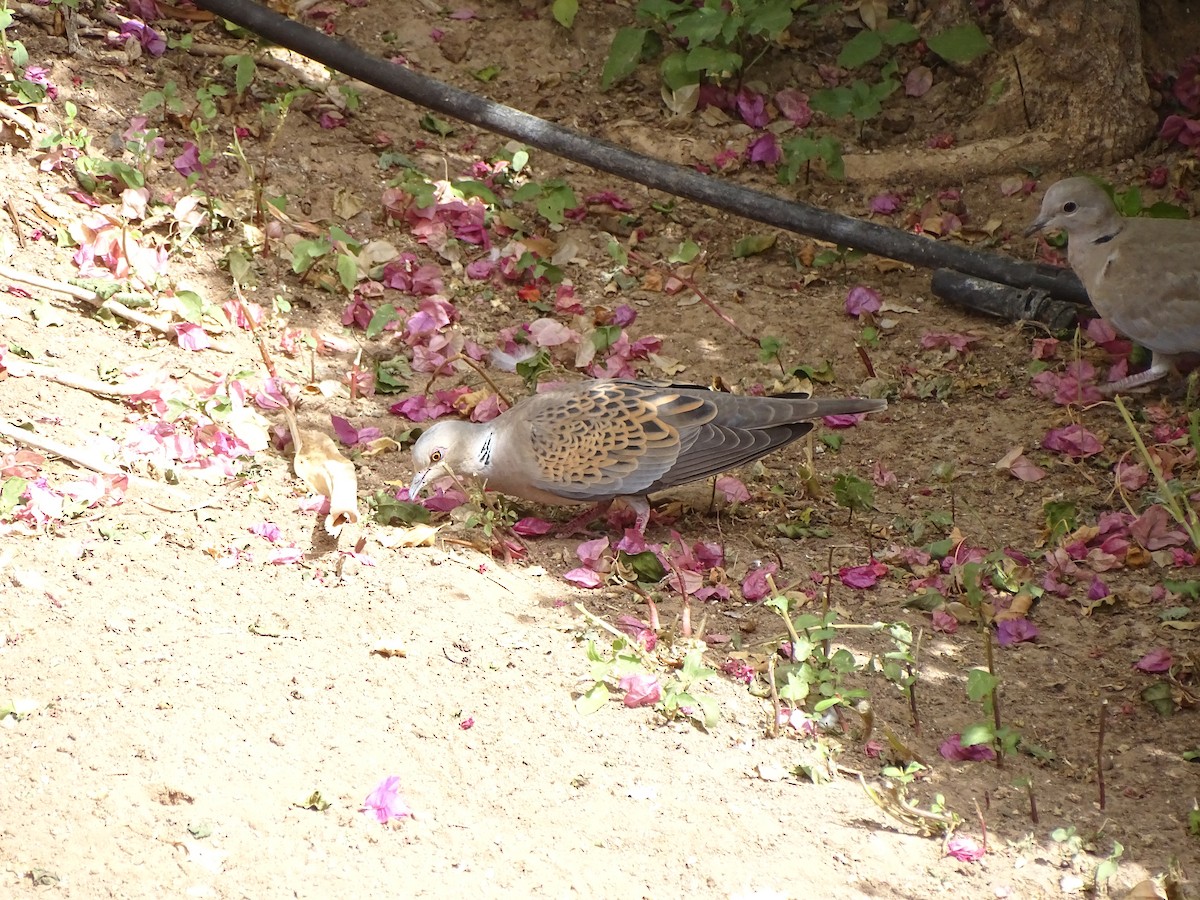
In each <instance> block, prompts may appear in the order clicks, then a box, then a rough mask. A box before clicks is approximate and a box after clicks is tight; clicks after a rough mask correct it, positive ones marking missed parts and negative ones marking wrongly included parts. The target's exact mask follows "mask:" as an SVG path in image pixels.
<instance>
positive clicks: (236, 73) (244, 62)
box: [221, 53, 257, 97]
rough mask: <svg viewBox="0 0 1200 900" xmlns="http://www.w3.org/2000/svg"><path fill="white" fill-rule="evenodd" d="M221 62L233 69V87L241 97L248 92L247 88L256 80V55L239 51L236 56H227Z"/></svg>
mask: <svg viewBox="0 0 1200 900" xmlns="http://www.w3.org/2000/svg"><path fill="white" fill-rule="evenodd" d="M221 64H222V65H223V66H225V68H227V69H233V89H234V90H235V91H236V92H237V95H238V96H239V97H240V96H242V95H243V94H244V93H246V88H248V87H250V85H251V84H252V83H253V81H254V72H255V70H256V68H257V67H256V66H255V64H254V57H253V56H251V55H250V54H248V53H239V54H237V55H234V56H226V57H225V58H224V59H222V60H221Z"/></svg>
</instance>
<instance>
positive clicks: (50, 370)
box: [4, 356, 146, 397]
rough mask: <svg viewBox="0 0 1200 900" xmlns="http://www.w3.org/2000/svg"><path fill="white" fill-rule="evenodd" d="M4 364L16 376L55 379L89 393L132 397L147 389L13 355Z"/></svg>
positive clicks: (57, 382) (58, 382)
mask: <svg viewBox="0 0 1200 900" xmlns="http://www.w3.org/2000/svg"><path fill="white" fill-rule="evenodd" d="M4 365H5V368H6V369H7V370H8V374H9V375H12V376H13V377H14V378H28V377H33V378H43V379H45V380H46V381H53V382H54V383H56V384H61V385H64V386H65V387H70V388H75V389H76V390H80V391H87V392H88V393H89V394H98V395H100V396H102V397H103V396H109V397H132V396H134V395H135V394H141V393H143V392H144V391H145V390H146V388H145V387H144V386H143V387H130V386H129V385H127V384H106V383H105V382H103V381H97V380H96V379H94V378H85V377H84V376H82V375H76V374H75V373H74V372H64V371H63V370H62V369H56V368H54V367H53V366H43V365H39V364H38V363H31V362H25V361H24V360H20V359H13V358H12V357H11V356H9V357H8V359H6V360H5V362H4Z"/></svg>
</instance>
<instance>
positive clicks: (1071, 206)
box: [1063, 200, 1079, 213]
mask: <svg viewBox="0 0 1200 900" xmlns="http://www.w3.org/2000/svg"><path fill="white" fill-rule="evenodd" d="M1077 209H1079V205H1078V204H1077V203H1076V202H1075V201H1074V200H1068V201H1067V202H1066V203H1064V204H1063V212H1065V213H1073V212H1075V210H1077Z"/></svg>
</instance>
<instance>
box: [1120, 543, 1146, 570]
mask: <svg viewBox="0 0 1200 900" xmlns="http://www.w3.org/2000/svg"><path fill="white" fill-rule="evenodd" d="M1125 565H1127V566H1129V568H1131V569H1141V568H1144V567H1145V566H1148V565H1150V551H1148V550H1147V549H1146V548H1144V547H1139V546H1138V545H1137V544H1130V545H1129V549H1128V550H1126V551H1125Z"/></svg>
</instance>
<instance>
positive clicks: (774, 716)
mask: <svg viewBox="0 0 1200 900" xmlns="http://www.w3.org/2000/svg"><path fill="white" fill-rule="evenodd" d="M776 656H778V654H777V653H772V654H771V655H770V656H768V657H767V685H768V686H769V687H770V688H771V727H770V728H769V729H767V734H768V735H769V736H770V737H779V688H778V687H777V686H776V685H775V657H776Z"/></svg>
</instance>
